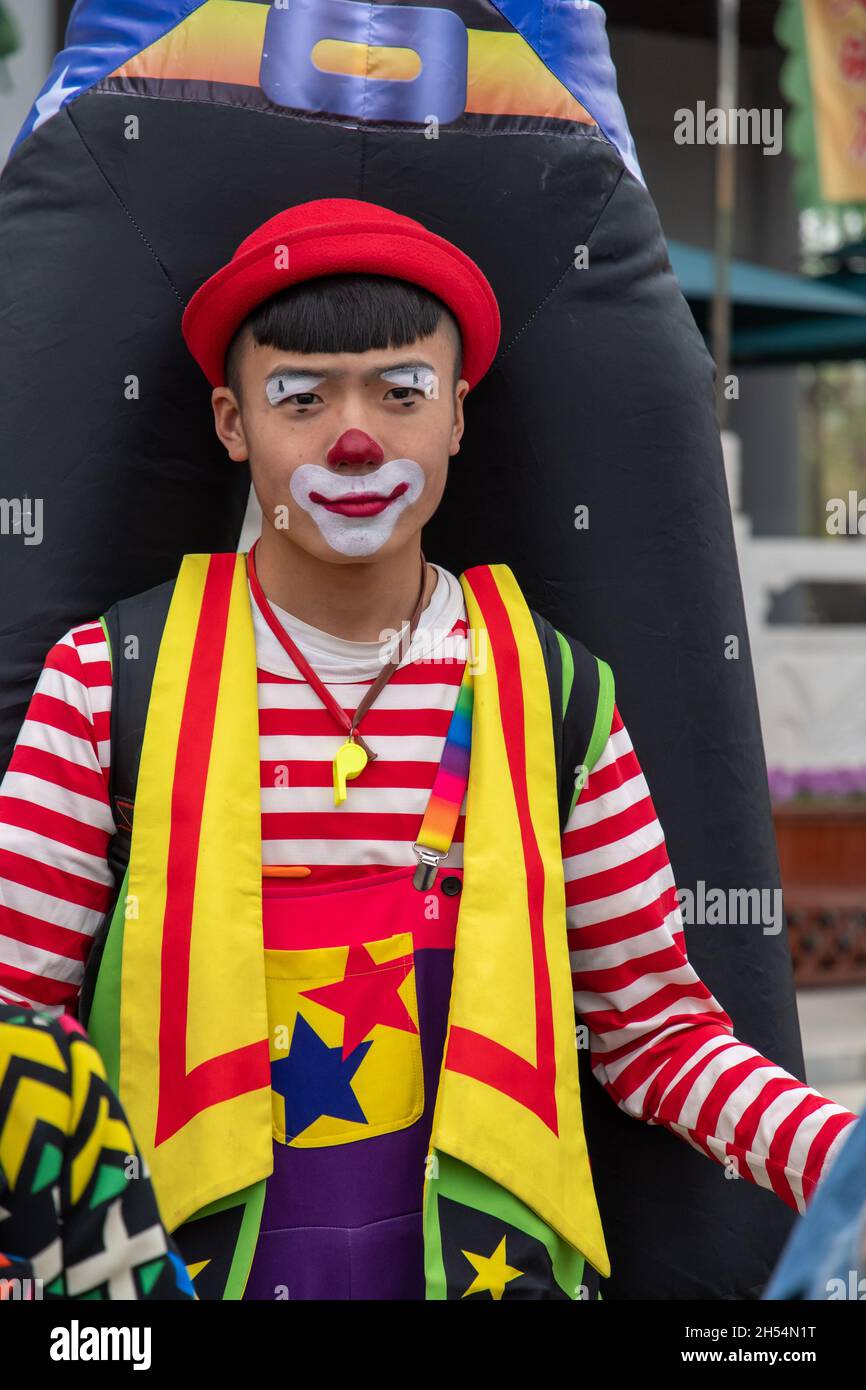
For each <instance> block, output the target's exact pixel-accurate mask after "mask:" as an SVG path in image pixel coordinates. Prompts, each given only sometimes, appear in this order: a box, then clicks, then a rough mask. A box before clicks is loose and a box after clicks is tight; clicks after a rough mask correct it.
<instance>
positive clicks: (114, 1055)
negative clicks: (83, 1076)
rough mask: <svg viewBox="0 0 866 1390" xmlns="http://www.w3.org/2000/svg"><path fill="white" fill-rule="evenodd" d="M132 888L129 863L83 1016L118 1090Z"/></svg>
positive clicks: (110, 1081)
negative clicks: (123, 977) (123, 968)
mask: <svg viewBox="0 0 866 1390" xmlns="http://www.w3.org/2000/svg"><path fill="white" fill-rule="evenodd" d="M128 891H129V868H128V867H127V870H126V873H125V874H124V876H123V883H122V884H121V886H120V892H119V893H118V895H117V902H116V903H115V904H114V912H113V913H112V917H111V923H110V925H109V928H108V935H107V937H106V939H105V949H104V950H103V952H102V960H101V961H100V963H99V974H98V975H97V977H96V986H95V988H94V991H93V1003H92V1005H91V1008H90V1014H89V1016H88V1018H87V1019H82V1020H81V1022H82V1023H83V1024H84V1027H85V1028H86V1029H87V1031H88V1033H89V1034H90V1038H91V1041H92V1042H93V1043H94V1044H95V1046H96V1049H97V1051H98V1052H99V1053H100V1055H101V1057H102V1060H103V1062H104V1063H105V1070H106V1074H107V1076H108V1080H109V1083H110V1085H111V1087H112V1089H113V1090H114V1091H119V1090H120V968H121V963H122V961H123V933H124V929H125V926H126V911H125V910H126V899H127V894H128Z"/></svg>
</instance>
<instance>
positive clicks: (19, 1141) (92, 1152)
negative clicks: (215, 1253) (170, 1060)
mask: <svg viewBox="0 0 866 1390" xmlns="http://www.w3.org/2000/svg"><path fill="white" fill-rule="evenodd" d="M19 1297H24V1298H28V1297H32V1298H46V1299H49V1298H50V1299H61V1298H91V1299H194V1298H195V1293H194V1291H193V1287H192V1284H191V1282H190V1279H189V1276H188V1274H187V1271H186V1268H185V1267H184V1264H183V1261H182V1260H181V1258H180V1256H179V1254H178V1251H177V1248H176V1246H175V1244H174V1242H173V1241H172V1240H171V1239H170V1237H169V1236H168V1235H167V1234H166V1231H165V1227H164V1226H163V1224H162V1221H161V1220H160V1215H159V1210H158V1208H157V1204H156V1199H155V1197H154V1193H153V1188H152V1186H151V1182H150V1175H149V1171H148V1168H147V1165H146V1163H145V1161H144V1159H143V1157H142V1155H141V1153H140V1152H139V1150H138V1149H137V1147H136V1145H135V1142H134V1140H133V1138H132V1136H131V1134H130V1131H129V1128H128V1126H127V1122H126V1116H125V1114H124V1111H123V1108H122V1106H121V1105H120V1102H119V1101H118V1099H117V1096H116V1095H115V1094H114V1092H113V1091H112V1090H111V1088H110V1087H109V1086H108V1084H107V1082H106V1077H105V1069H104V1067H103V1065H102V1061H101V1059H100V1057H99V1054H98V1053H97V1051H96V1049H95V1048H94V1047H93V1046H92V1044H91V1043H90V1042H89V1040H88V1038H87V1035H86V1033H85V1032H84V1030H83V1029H82V1028H81V1027H80V1026H79V1025H78V1024H77V1023H76V1022H75V1021H74V1020H73V1019H71V1018H69V1017H68V1016H65V1017H63V1018H61V1019H59V1020H53V1019H49V1018H47V1017H46V1016H45V1015H43V1014H38V1013H33V1012H32V1011H29V1010H21V1009H16V1008H10V1007H7V1006H0V1299H3V1298H19Z"/></svg>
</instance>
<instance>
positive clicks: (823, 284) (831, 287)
mask: <svg viewBox="0 0 866 1390" xmlns="http://www.w3.org/2000/svg"><path fill="white" fill-rule="evenodd" d="M668 254H669V255H670V260H671V265H672V267H673V270H674V274H675V275H676V277H677V279H678V281H679V283H680V286H681V288H682V291H683V294H684V295H685V297H686V299H687V300H688V302H689V306H690V308H691V310H692V313H693V314H694V316H695V321H696V323H697V325H698V328H699V329H700V331H701V333H702V334H703V336H704V339H705V341H706V342H707V344H708V346H709V333H710V313H711V306H712V298H713V292H714V289H715V256H714V254H713V252H712V251H704V250H702V249H701V248H700V247H698V246H689V245H687V244H686V243H685V242H681V241H669V242H668ZM860 278H862V279H863V280H864V282H866V276H863V277H860ZM833 281H835V277H832V276H823V277H820V278H818V277H816V278H810V277H809V276H805V275H788V274H786V273H785V272H784V271H781V270H771V269H769V268H768V267H767V266H762V265H754V264H753V263H752V262H750V261H738V260H734V261H732V262H731V276H730V293H731V301H732V306H733V326H732V339H731V361H732V362H733V363H734V364H735V365H736V364H739V365H741V366H749V365H767V366H769V365H771V364H773V363H782V362H789V363H796V362H823V361H847V360H851V359H854V358H866V286H864V291H863V292H855V291H853V290H852V289H850V288H848V285H849V284H850V280H849V281H846V286H845V287H844V288H843V287H841V286H840V285H839V284H837V283H832V282H833Z"/></svg>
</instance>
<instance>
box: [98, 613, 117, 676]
mask: <svg viewBox="0 0 866 1390" xmlns="http://www.w3.org/2000/svg"><path fill="white" fill-rule="evenodd" d="M99 626H100V627H101V628H102V631H103V632H104V633H105V644H106V646H107V647H108V660H109V661H110V662H111V669H112V671H113V670H114V653H113V651H112V650H111V638H110V637H109V635H108V624H107V623H106V621H105V619H104V618H100V619H99Z"/></svg>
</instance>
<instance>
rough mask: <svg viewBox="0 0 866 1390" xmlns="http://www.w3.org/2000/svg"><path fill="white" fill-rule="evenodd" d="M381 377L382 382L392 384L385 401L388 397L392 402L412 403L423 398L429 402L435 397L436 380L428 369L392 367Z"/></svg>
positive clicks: (434, 375)
mask: <svg viewBox="0 0 866 1390" xmlns="http://www.w3.org/2000/svg"><path fill="white" fill-rule="evenodd" d="M381 375H382V380H383V381H389V382H392V383H393V384H392V386H391V389H390V391H388V392H387V393H386V400H387V398H388V397H389V396H390V397H392V398H393V399H394V400H399V401H414V400H417V399H418V397H419V396H423V397H424V399H425V400H428V401H429V400H432V399H434V397H435V396H436V395H437V382H438V378H437V376H436V373H435V372H434V371H433V370H432V369H431V368H429V367H394V368H392V369H391V371H387V372H382V374H381ZM395 393H396V394H395Z"/></svg>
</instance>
